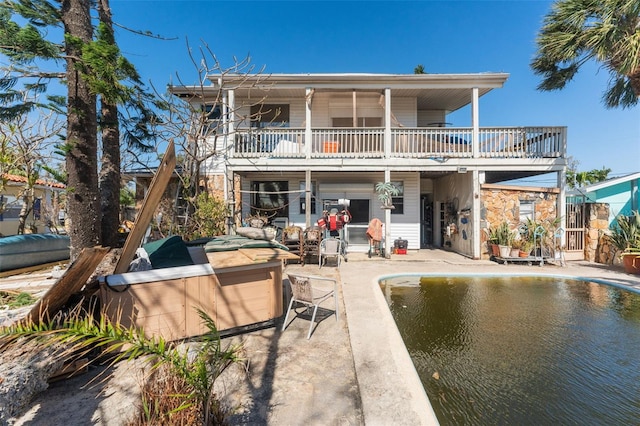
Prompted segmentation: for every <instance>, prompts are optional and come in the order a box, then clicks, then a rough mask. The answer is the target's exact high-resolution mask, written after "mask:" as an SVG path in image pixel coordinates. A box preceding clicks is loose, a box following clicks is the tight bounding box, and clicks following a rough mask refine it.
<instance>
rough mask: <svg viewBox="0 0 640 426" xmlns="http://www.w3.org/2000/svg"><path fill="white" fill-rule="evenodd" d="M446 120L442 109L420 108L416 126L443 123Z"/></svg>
mask: <svg viewBox="0 0 640 426" xmlns="http://www.w3.org/2000/svg"><path fill="white" fill-rule="evenodd" d="M445 120H446V118H445V113H444V111H436V110H422V111H418V127H427V126H433V125H434V123H444V122H445Z"/></svg>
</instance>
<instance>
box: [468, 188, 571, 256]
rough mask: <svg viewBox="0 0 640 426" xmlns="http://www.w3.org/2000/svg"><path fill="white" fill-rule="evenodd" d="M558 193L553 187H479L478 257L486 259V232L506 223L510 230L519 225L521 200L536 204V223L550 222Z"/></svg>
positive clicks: (554, 214)
mask: <svg viewBox="0 0 640 426" xmlns="http://www.w3.org/2000/svg"><path fill="white" fill-rule="evenodd" d="M558 193H559V191H558V190H557V189H555V188H530V187H522V188H521V187H516V186H510V185H493V184H484V185H482V186H481V188H480V206H481V207H480V208H481V211H480V228H481V233H480V234H481V243H482V250H481V257H482V258H483V259H487V258H489V253H488V250H487V244H486V242H487V239H488V232H489V229H495V228H497V227H498V226H499V225H500V224H501V223H502V222H503V221H507V223H509V226H510V227H511V229H512V230H515V229H516V228H517V227H518V225H519V224H520V200H525V201H526V200H532V201H535V204H534V206H535V219H536V221H546V220H549V221H552V220H554V219H555V218H556V217H557V216H558V215H557V212H556V206H557V199H558ZM541 194H542V196H540V195H541Z"/></svg>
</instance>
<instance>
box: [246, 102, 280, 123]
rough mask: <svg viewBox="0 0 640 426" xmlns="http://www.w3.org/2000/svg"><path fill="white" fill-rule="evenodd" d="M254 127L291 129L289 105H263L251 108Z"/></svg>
mask: <svg viewBox="0 0 640 426" xmlns="http://www.w3.org/2000/svg"><path fill="white" fill-rule="evenodd" d="M251 126H252V127H259V128H264V127H289V105H288V104H262V105H253V106H252V107H251Z"/></svg>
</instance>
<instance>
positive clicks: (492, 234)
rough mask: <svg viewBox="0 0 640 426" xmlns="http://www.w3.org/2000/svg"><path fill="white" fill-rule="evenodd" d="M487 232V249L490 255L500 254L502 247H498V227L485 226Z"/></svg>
mask: <svg viewBox="0 0 640 426" xmlns="http://www.w3.org/2000/svg"><path fill="white" fill-rule="evenodd" d="M485 232H486V233H487V250H488V252H489V255H490V256H500V248H499V247H498V232H497V230H496V229H491V228H485Z"/></svg>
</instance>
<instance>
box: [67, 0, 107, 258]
mask: <svg viewBox="0 0 640 426" xmlns="http://www.w3.org/2000/svg"><path fill="white" fill-rule="evenodd" d="M61 12H62V22H63V23H64V31H65V34H66V35H68V36H71V37H75V38H77V39H79V40H81V41H82V42H84V43H86V42H89V41H91V39H92V32H93V31H92V26H91V16H90V6H89V0H63V1H62V9H61ZM65 54H66V55H67V69H66V79H67V87H68V95H67V141H66V144H67V147H68V151H67V155H66V167H67V175H68V183H67V194H68V195H67V212H68V217H69V219H70V221H71V225H70V227H69V228H68V229H69V237H70V239H71V259H72V260H74V259H75V258H76V257H77V256H78V254H79V253H80V250H82V249H83V248H85V247H93V246H95V245H97V244H99V243H100V199H99V192H98V167H97V155H98V142H97V130H98V129H97V122H96V97H95V95H93V94H92V93H91V91H90V90H89V87H88V85H87V83H86V82H85V81H84V79H83V78H82V76H81V75H80V72H79V71H78V70H77V69H76V66H75V65H76V62H77V61H78V59H79V58H80V57H81V46H79V45H78V43H73V42H69V41H67V42H66V43H65Z"/></svg>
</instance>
